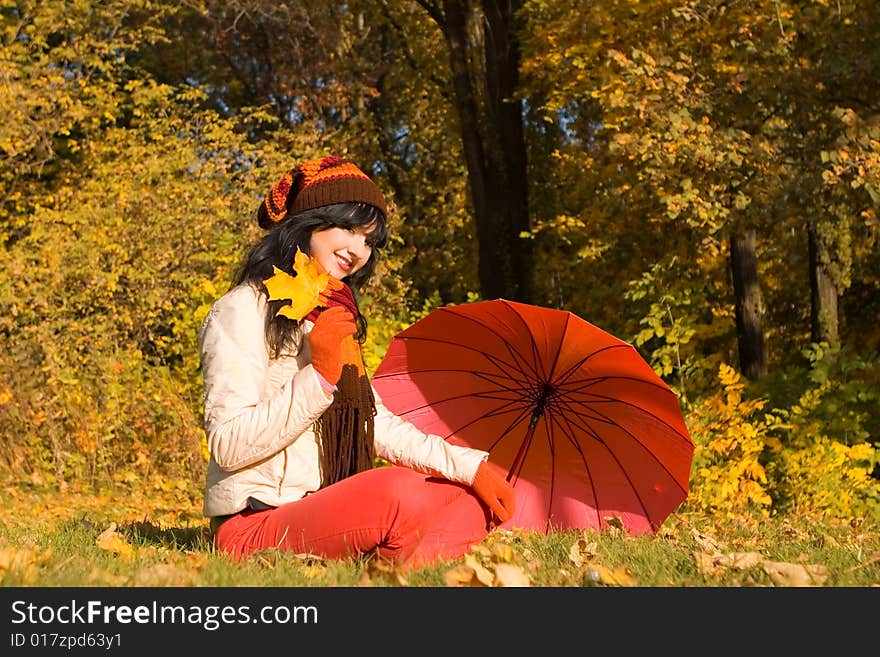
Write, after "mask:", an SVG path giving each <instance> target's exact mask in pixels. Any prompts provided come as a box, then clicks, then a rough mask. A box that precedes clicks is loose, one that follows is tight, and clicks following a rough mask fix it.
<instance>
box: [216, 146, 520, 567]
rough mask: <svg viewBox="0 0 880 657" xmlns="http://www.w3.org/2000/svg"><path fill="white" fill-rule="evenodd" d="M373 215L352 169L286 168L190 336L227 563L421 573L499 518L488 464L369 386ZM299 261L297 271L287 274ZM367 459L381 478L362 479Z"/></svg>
mask: <svg viewBox="0 0 880 657" xmlns="http://www.w3.org/2000/svg"><path fill="white" fill-rule="evenodd" d="M386 212H387V209H386V203H385V199H384V197H383V195H382V193H381V192H380V190H379V188H378V187H377V186H376V185H375V184H374V183H373V181H372V180H371V179H370V178H369V177H368V176H367V175H365V174H364V173H363V172H362V171H361V170H360V169H359V168H358V167H357V166H355V165H354V164H353V163H351V162H348V161H345V160H342V159H340V158H337V157H326V158H319V159H316V160H311V161H308V162H305V163H303V164H301V165H300V166H299V167H296V168H294V169H291V170H290V171H288V172H287V173H286V174H285V175H284V177H283V178H282V179H281V180H280V181H278V182H277V183H276V184H275V185H274V186H273V188H272V190H271V192H270V193H269V195H268V196H267V197H266V198H265V199H264V200H263V202H262V204H261V205H260V207H259V209H258V211H257V219H258V221H259V224H260V226H261V227H262V228H264V229H266V230H267V233H266V235H265V236H264V237H263V239H262V240H261V241H259V242H258V243H257V244H256V245H255V246H254V247H253V248H252V249H251V251H250V253H249V254H248V256H247V257H246V259H245V261H244V263H243V266H242V269H241V272H240V274H239V275H238V278H237V280H236V281H235V282H234V284H233V286H232V287H231V289H230V290H229V291H228V292H227V293H226V294H225V295H224V296H223V297H221V298H220V299H219V300H217V301H216V302H215V303H214V305H213V307H212V309H211V311H210V312H209V313H208V316H207V317H206V319H205V321H204V324H203V325H202V328H201V331H200V333H199V347H200V357H201V365H202V375H203V378H204V411H205V418H204V420H205V432H206V434H207V438H208V447H209V451H210V456H211V458H210V463H209V466H208V474H207V482H206V490H205V502H204V513H205V515H206V516H208V517H210V518H211V527H212V530H213V531H214V541H215V545H216V546H217V548H218V549H219V550H222V551H224V552H227V553H228V554H230V555H231V556H232V557H233V558H236V559H238V558H241V557H244V556H246V555H248V554H250V553H251V552H253V551H255V550H260V549H263V548H278V549H282V550H290V551H292V552H295V553H309V554H315V555H320V556H323V557H357V556H360V555H365V554H370V553H376V552H377V553H378V554H380V555H382V556H383V557H385V558H387V559H389V560H392V561H394V562H396V563H398V564H399V565H400V566H401V567H403V568H409V567H414V566H422V565H426V564H429V563H431V562H434V561H435V560H437V559H452V558H455V557H458V556H460V555H461V554H463V553H464V552H466V551H467V550H468V549H469V547H470V546H471V545H472V544H474V543H477V542H479V541H480V540H482V539H483V538H484V537H485V536H486V534H487V532H488V531H489V530H490V529H491V528H492V526H493V525H495V524H497V523H502V522H504V521H506V520H508V519H509V518H510V517H511V515H512V513H513V507H514V493H513V488H512V487H511V486H510V485H509V484H508V483H507V482H506V481H505V480H504V479H503V478H502V477H500V476H498V475H497V474H495V473H494V472H493V471H492V470H491V469H490V468H489V467H488V466H487V465H485V461H486V458H487V456H488V454H487V453H486V452H483V451H480V450H475V449H469V448H466V447H461V446H456V445H452V444H450V443H448V442H446V441H445V440H443V439H442V438H441V437H439V436H434V435H430V434H425V433H423V432H422V431H420V430H418V429H417V428H416V427H414V426H413V425H412V424H410V423H409V422H407V421H405V420H403V419H401V418H399V417H397V416H395V415H394V414H392V413H391V412H390V411H389V410H388V409H386V408H385V407H384V406H383V404H382V400H381V399H380V398H379V396H378V395H377V393H376V391H375V390H374V389H373V388H372V386H371V385H370V383H369V379H368V378H367V375H366V373H365V371H364V368H363V361H362V360H361V357H360V343H361V342H362V341H363V340H364V338H365V335H366V322H365V320H364V318H363V316H362V315H361V314H360V311H359V310H358V307H357V302H356V298H357V292H358V290H359V289H360V288H361V286H362V285H363V284H364V283H365V282H366V281H367V280H368V279H369V277H370V276H371V274H372V273H373V270H374V268H375V262H376V254H377V251H378V250H379V249H380V248H382V247H383V246H384V245H385V239H386V223H385V216H386ZM306 256H308V258H307V257H306ZM304 262H307V263H308V266H309V269H308V272H310V273H308V272H304V271H297V270H296V269H295V268H294V267H295V264H296V263H299V264H303V263H304ZM313 274H314V275H315V276H321V275H323V276H324V278H323V279H322V278H315V280H325V279H326V286H325V287H324V288H323V289H322V291H321V294H320V295H318V296H317V297H313V296H310V295H312V294H313V293H314V290H313V289H312V288H314V285H312V286H311V287H310V286H309V285H301V286H300V289H299V291H294V292H289V293H288V294H287V296H288V297H290V298H283V297H284V294H283V293H279V292H278V288H276V287H275V282H277V281H279V280H287V282H290V281H293V280H296V278H297V277H299V276H305V277H306V278H303V279H300V282H301V283H302V282H303V281H307V280H312V279H310V278H308V276H311V275H313ZM270 289H271V290H272V291H271V292H270ZM288 289H293V288H288ZM293 297H296V298H293ZM375 456H379V457H382V458H383V459H385V460H386V461H388V462H390V463H391V464H392V465H391V466H387V465H383V466H381V467H374V463H375V461H374V457H375Z"/></svg>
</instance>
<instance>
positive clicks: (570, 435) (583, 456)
mask: <svg viewBox="0 0 880 657" xmlns="http://www.w3.org/2000/svg"><path fill="white" fill-rule="evenodd" d="M549 415H550V418H551V420H552V421H553V423H554V424H555V425H556V426H558V427H559V431H560V432H562V434H563V435H564V436H565V437H566V439H567V440H568V442H569V443H571V445H572V447H574V449H575V451H577V453H578V454H579V455H580V457H581V462H582V463H583V464H584V470H586V473H587V478H588V479H589V481H590V488H591V489H592V490H593V499H594V500H596V526H597V527H601V526H602V515H601V510H600V508H599V507H600V506H601V503H600V502H599V493H598V491H597V490H596V484H595V479H594V478H593V476H592V475H591V474H590V464H589V461H588V459H587V455H586V454H584V450H583V447H582V446H581V444H580V443H579V442H578V441H577V439H576V438H575V437H574V427H573V426H572V424H571V422H570V420H569V418H568V417H567V416H564V415H560V416H559V417H558V418H557V414H555V413H550V414H549ZM561 420H564V421H565V424H566V425H567V427H568V431H566V429H565V428H564V427H563V426H562V421H561ZM587 430H588V433H589V434H590V435H591V436H592V437H593V438H594V439H595V440H596V441H597V442H599V443H600V444H602V445H604V446H605V448H606V449H607V450H608V453H609V454H611V457H612V458H613V459H614V461H615V462H616V463H617V465H618V466H619V467H620V470H621V472H623V474H624V476H625V477H626V480H627V481H628V482H629V483H630V487H631V488H632V489H633V491H634V492H635V493H636V497H637V498H638V500H639V504H640V505H641V507H642V510H643V511H644V513H645V517H646V518H648V517H649V516H648V509H647V507H646V506H645V503H644V502H643V501H642V498H641V496H640V495H639V494H638V492H637V491H636V489H635V487H634V486H633V482H632V479H630V477H629V473H628V472H627V471H626V470H625V469H624V467H623V465H622V464H621V462H620V461H619V460H618V458H617V456H616V455H615V454H614V452H613V451H611V449H609V448H608V445H607V444H606V443H605V441H604V440H602V439H601V438H600V437H599V435H598V434H596V432H595V431H594V430H593V428H592V427H589V426H588V427H587Z"/></svg>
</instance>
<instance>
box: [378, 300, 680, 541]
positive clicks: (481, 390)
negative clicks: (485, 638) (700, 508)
mask: <svg viewBox="0 0 880 657" xmlns="http://www.w3.org/2000/svg"><path fill="white" fill-rule="evenodd" d="M373 385H374V387H375V388H376V391H377V392H378V393H379V395H380V397H381V398H382V401H383V403H384V404H385V406H386V407H387V408H389V409H390V410H391V411H393V412H394V413H396V414H398V415H400V416H401V417H403V418H405V419H407V420H409V421H410V422H412V423H413V424H414V425H416V426H417V427H419V428H420V429H421V430H422V431H425V432H427V433H433V434H439V435H440V436H443V437H444V438H445V439H446V440H448V441H449V442H451V443H454V444H457V445H465V446H468V447H476V448H479V449H483V450H485V451H488V452H489V461H490V463H491V464H493V466H494V467H497V468H498V469H499V471H500V472H501V474H502V475H504V476H506V477H507V479H508V481H510V482H511V483H512V484H513V486H514V490H515V491H516V511H515V513H514V516H513V517H512V518H511V519H510V520H508V521H507V522H506V523H505V524H504V527H508V528H513V527H520V528H523V529H526V530H537V531H541V532H546V531H550V530H553V529H566V528H587V527H593V528H595V529H597V530H600V529H602V528H603V527H605V526H606V525H607V524H608V521H609V520H611V519H612V518H615V517H616V518H618V519H619V520H620V521H622V522H623V525H624V527H625V528H626V529H627V531H628V532H629V533H630V534H632V535H638V534H644V533H653V532H654V531H656V529H657V528H658V527H659V526H660V524H661V523H662V522H663V521H664V520H665V519H666V517H667V516H668V515H669V514H670V513H672V512H673V511H674V510H675V509H676V508H677V507H678V506H679V504H681V503H682V502H683V501H684V499H685V498H686V497H687V493H688V484H689V478H690V467H691V461H692V459H693V451H694V444H693V442H692V440H691V437H690V434H689V432H688V429H687V427H686V426H685V423H684V419H683V418H682V414H681V409H680V407H679V404H678V398H677V396H676V395H675V393H674V392H673V391H672V390H671V389H670V388H669V386H667V385H666V384H665V383H664V382H663V381H662V380H661V379H660V377H659V376H657V374H656V373H655V372H654V370H653V369H652V368H651V366H650V365H648V363H646V362H645V361H644V359H642V357H641V356H640V355H639V354H638V352H637V351H636V350H635V349H634V348H633V347H632V346H631V345H629V344H627V343H625V342H623V341H622V340H620V339H618V338H616V337H614V336H613V335H610V334H609V333H606V332H605V331H602V330H601V329H599V328H597V327H596V326H593V325H592V324H590V323H589V322H586V321H584V320H583V319H581V318H579V317H577V316H576V315H573V314H572V313H570V312H566V311H563V310H554V309H550V308H544V307H540V306H532V305H528V304H522V303H516V302H512V301H507V300H504V299H498V300H493V301H482V302H478V303H471V304H463V305H459V306H444V307H441V308H438V309H436V310H434V311H433V312H432V313H430V314H429V315H428V316H427V317H425V318H423V319H421V320H419V321H418V322H416V323H415V324H413V325H412V326H410V327H409V328H407V329H405V330H404V331H401V332H400V333H398V334H397V335H396V336H395V337H394V338H393V339H392V341H391V344H390V345H389V347H388V351H387V353H386V354H385V357H384V358H383V359H382V362H381V363H380V365H379V367H378V368H377V370H376V372H375V374H374V375H373Z"/></svg>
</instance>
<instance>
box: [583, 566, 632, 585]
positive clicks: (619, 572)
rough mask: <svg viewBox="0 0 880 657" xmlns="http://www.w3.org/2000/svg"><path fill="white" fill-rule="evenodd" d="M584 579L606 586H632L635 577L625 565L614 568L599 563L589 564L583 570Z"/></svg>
mask: <svg viewBox="0 0 880 657" xmlns="http://www.w3.org/2000/svg"><path fill="white" fill-rule="evenodd" d="M584 579H585V580H587V581H588V582H592V583H594V584H605V585H606V586H633V585H634V584H635V579H634V578H633V576H632V574H630V572H629V570H627V568H626V566H618V567H617V568H615V569H614V570H611V569H610V568H607V567H605V566H600V565H599V564H596V565H593V566H590V567H589V568H587V570H586V571H585V572H584Z"/></svg>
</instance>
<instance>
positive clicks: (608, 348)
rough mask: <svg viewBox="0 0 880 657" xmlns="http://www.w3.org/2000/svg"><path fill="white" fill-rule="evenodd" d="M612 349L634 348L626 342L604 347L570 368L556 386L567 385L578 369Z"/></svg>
mask: <svg viewBox="0 0 880 657" xmlns="http://www.w3.org/2000/svg"><path fill="white" fill-rule="evenodd" d="M611 349H633V346H632V345H629V344H627V343H625V342H621V343H620V344H611V345H608V346H607V347H602V348H601V349H597V350H596V351H592V352H590V353H589V354H587V355H586V356H584V357H583V358H581V359H580V360H579V361H577V362H576V363H574V364H573V365H572V366H571V367H569V368H568V370H567V371H566V372H565V373H564V374H561V375H560V377H559V378H558V379H557V380H556V385H559V386H561V385H563V384H566V383H567V382H568V381H567V379H568V378H569V377H570V376H571V375H573V374H574V373H575V372H576V371H577V370H578V369H580V368H581V367H582V366H583V364H584V363H586V362H587V361H588V360H590V359H591V358H592V357H593V356H597V355H599V354H601V353H602V352H605V351H609V350H611ZM639 357H640V358H641V356H639ZM587 380H589V379H587Z"/></svg>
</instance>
